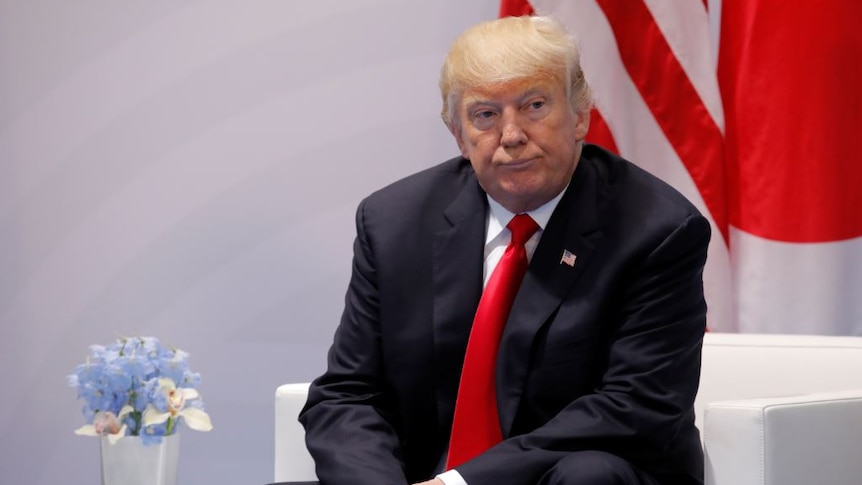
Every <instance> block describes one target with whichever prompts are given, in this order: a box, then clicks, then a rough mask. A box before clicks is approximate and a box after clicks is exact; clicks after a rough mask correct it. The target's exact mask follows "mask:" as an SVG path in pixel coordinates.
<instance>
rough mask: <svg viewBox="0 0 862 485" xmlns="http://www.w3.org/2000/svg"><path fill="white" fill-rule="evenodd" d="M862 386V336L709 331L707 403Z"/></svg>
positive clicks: (701, 402)
mask: <svg viewBox="0 0 862 485" xmlns="http://www.w3.org/2000/svg"><path fill="white" fill-rule="evenodd" d="M846 389H862V337H831V336H815V335H759V334H731V333H712V332H710V333H707V334H706V337H705V339H704V346H703V366H702V369H701V378H700V391H699V392H698V394H697V399H696V400H695V411H696V412H697V418H696V419H697V424H698V428H700V429H701V430H703V426H702V424H703V415H704V410H705V408H706V404H707V403H710V402H714V401H727V400H731V399H746V398H756V397H780V396H792V395H800V394H811V393H814V392H826V391H840V390H846Z"/></svg>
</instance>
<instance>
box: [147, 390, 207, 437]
mask: <svg viewBox="0 0 862 485" xmlns="http://www.w3.org/2000/svg"><path fill="white" fill-rule="evenodd" d="M159 390H160V391H161V392H162V393H163V394H164V395H165V400H166V402H167V411H165V412H161V411H159V410H158V409H156V407H155V406H153V405H152V404H149V405H148V406H147V409H145V410H144V415H143V417H142V425H143V426H151V425H154V424H161V423H164V422H165V421H167V420H168V419H173V420H174V422H176V419H177V418H178V417H182V418H183V421H185V423H186V424H187V425H188V426H189V428H191V429H193V430H195V431H209V430H211V429H213V425H212V422H211V421H210V417H209V415H208V414H207V413H206V412H204V411H203V410H201V409H198V408H194V407H187V406H186V401H191V400H193V399H197V398H199V397H200V395H199V394H198V391H196V390H194V389H192V388H189V387H177V384H176V383H175V382H174V381H173V379H168V378H167V377H161V378H159ZM168 427H169V428H170V424H169V425H168Z"/></svg>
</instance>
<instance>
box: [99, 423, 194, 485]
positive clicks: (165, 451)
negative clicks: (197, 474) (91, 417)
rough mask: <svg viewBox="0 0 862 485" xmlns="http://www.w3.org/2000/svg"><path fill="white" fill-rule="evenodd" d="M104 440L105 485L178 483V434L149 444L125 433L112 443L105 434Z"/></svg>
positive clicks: (166, 484)
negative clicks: (157, 442)
mask: <svg viewBox="0 0 862 485" xmlns="http://www.w3.org/2000/svg"><path fill="white" fill-rule="evenodd" d="M101 441H102V443H101V447H102V485H176V483H177V460H178V459H179V454H180V436H179V435H178V434H174V435H171V436H164V437H162V442H161V443H159V444H150V445H145V444H144V443H143V442H142V441H141V438H140V437H139V436H125V437H123V438H120V439H119V440H117V442H116V443H114V444H113V445H112V444H111V443H110V442H109V441H108V438H107V437H105V436H102V437H101Z"/></svg>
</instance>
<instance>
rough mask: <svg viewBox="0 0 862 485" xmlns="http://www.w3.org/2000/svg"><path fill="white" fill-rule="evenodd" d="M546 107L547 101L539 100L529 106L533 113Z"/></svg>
mask: <svg viewBox="0 0 862 485" xmlns="http://www.w3.org/2000/svg"><path fill="white" fill-rule="evenodd" d="M544 107H545V101H544V100H541V99H538V100H535V101H531V102H530V104H529V108H530V109H531V110H533V111H536V110H540V109H542V108H544Z"/></svg>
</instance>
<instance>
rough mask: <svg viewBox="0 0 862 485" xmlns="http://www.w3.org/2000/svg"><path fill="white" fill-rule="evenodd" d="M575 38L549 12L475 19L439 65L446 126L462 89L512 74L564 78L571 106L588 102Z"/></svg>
mask: <svg viewBox="0 0 862 485" xmlns="http://www.w3.org/2000/svg"><path fill="white" fill-rule="evenodd" d="M580 57H581V56H580V51H579V49H578V45H577V43H576V42H575V40H574V39H573V38H572V37H570V36H569V35H568V33H567V32H566V29H565V28H564V27H563V26H562V24H560V23H559V22H558V21H556V20H554V19H552V18H550V17H540V16H534V17H505V18H502V19H496V20H491V21H488V22H483V23H481V24H478V25H475V26H473V27H471V28H469V29H467V30H466V31H464V33H463V34H461V36H459V37H458V38H457V39H456V40H455V42H454V43H453V44H452V48H451V49H450V50H449V55H447V56H446V60H445V61H444V63H443V67H442V69H441V70H440V94H441V95H442V96H443V109H442V112H441V116H442V117H443V122H444V123H446V126H448V127H449V129H450V130H451V129H453V126H455V125H456V124H457V122H458V120H457V117H456V116H454V111H455V109H456V107H457V106H458V102H459V99H460V96H461V94H462V93H463V92H464V90H465V89H469V88H473V87H478V86H483V85H488V84H498V83H506V82H509V81H513V80H517V79H527V78H546V79H555V80H559V81H560V82H564V83H565V84H566V91H567V95H568V97H569V102H570V103H571V106H572V109H573V110H574V111H575V112H585V111H589V110H590V109H591V108H592V106H593V98H592V93H591V92H590V87H589V85H588V84H587V81H586V79H584V73H583V71H582V70H581V63H580Z"/></svg>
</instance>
